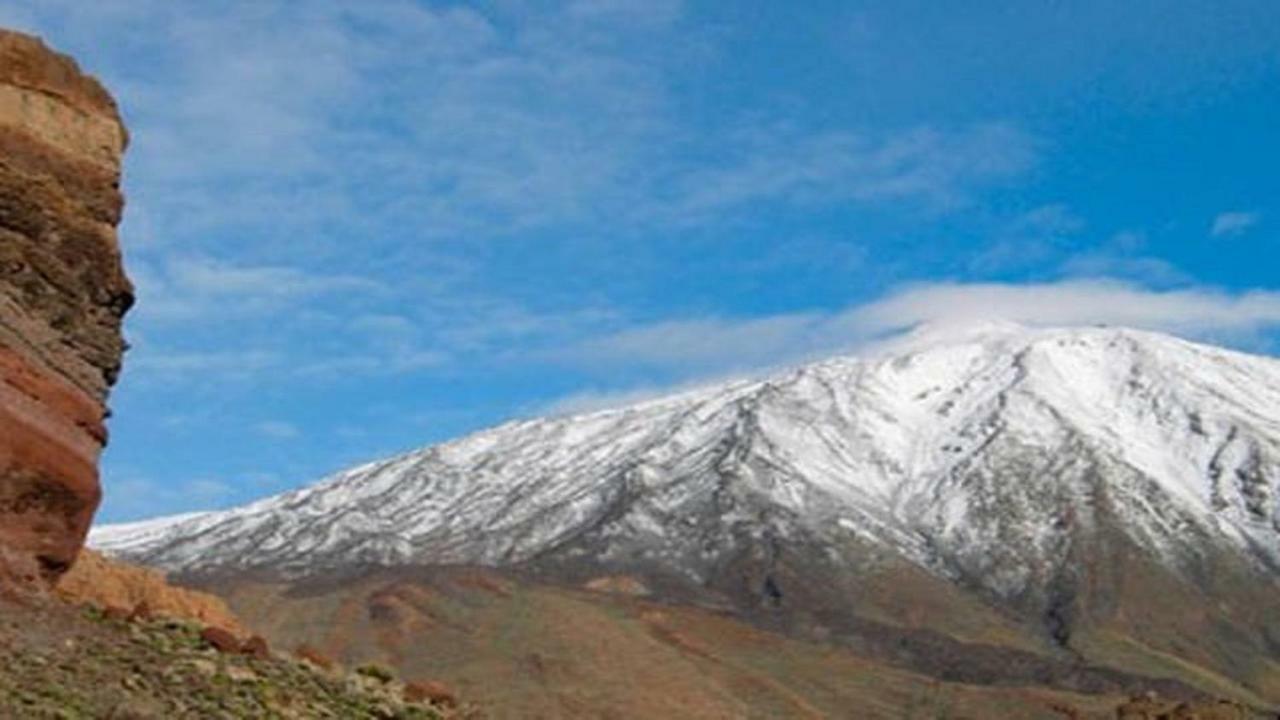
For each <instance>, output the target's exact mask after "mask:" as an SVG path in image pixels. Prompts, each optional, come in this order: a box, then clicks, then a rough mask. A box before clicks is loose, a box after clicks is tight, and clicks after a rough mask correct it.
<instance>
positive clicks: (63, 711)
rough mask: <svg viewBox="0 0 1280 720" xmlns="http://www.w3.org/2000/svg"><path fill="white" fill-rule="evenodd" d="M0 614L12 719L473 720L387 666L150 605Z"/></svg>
mask: <svg viewBox="0 0 1280 720" xmlns="http://www.w3.org/2000/svg"><path fill="white" fill-rule="evenodd" d="M0 618H2V619H0V718H15V719H16V718H22V719H23V720H28V719H33V718H60V719H66V720H70V719H72V718H131V719H133V720H147V719H151V718H154V719H155V720H159V719H161V718H164V719H165V720H168V719H170V718H193V719H195V718H199V719H200V720H206V719H211V718H227V719H228V720H230V719H237V720H238V719H240V718H343V719H346V718H387V719H390V718H403V719H405V720H410V719H416V718H421V719H427V718H451V717H473V715H472V714H470V713H469V712H468V711H465V710H460V709H458V708H457V702H456V700H454V699H453V698H452V696H451V695H449V694H448V693H447V692H445V691H443V690H442V689H440V688H438V687H436V686H433V685H427V684H414V683H410V684H405V683H402V682H400V681H398V680H396V679H395V678H394V677H393V676H392V675H391V674H390V672H389V671H387V670H385V669H383V668H381V667H378V666H372V665H370V666H363V667H358V668H355V669H353V670H345V669H342V668H339V667H337V666H335V665H333V664H331V663H330V662H329V661H327V660H326V659H325V658H323V657H322V656H319V655H313V656H312V657H311V659H305V658H303V657H301V656H297V655H294V654H290V653H277V652H274V651H272V649H271V648H270V647H269V646H267V645H266V644H265V643H263V642H262V641H261V639H256V640H254V639H249V640H246V641H241V640H239V639H238V638H236V637H235V636H234V635H232V634H230V633H227V632H225V631H220V630H218V629H216V628H208V627H202V626H201V625H200V624H199V623H197V622H193V621H189V620H182V619H173V618H164V617H160V616H154V615H151V614H150V613H149V612H147V611H146V610H145V609H143V610H141V611H137V610H136V609H135V610H134V611H130V612H128V613H119V612H113V611H110V610H104V609H101V608H95V607H91V606H74V605H70V604H66V603H62V602H56V601H54V602H34V603H33V602H31V601H26V602H22V603H13V602H10V601H0ZM303 654H304V655H305V654H307V653H306V652H305V651H304V653H303Z"/></svg>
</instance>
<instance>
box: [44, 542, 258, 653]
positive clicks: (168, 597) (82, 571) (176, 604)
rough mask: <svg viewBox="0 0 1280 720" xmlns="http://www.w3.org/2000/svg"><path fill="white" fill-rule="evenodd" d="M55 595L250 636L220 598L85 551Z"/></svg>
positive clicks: (73, 600)
mask: <svg viewBox="0 0 1280 720" xmlns="http://www.w3.org/2000/svg"><path fill="white" fill-rule="evenodd" d="M57 594H58V595H59V596H60V597H62V598H63V599H64V600H67V601H69V602H71V603H74V604H87V605H94V606H97V607H101V608H121V609H125V610H128V611H135V610H136V609H137V608H146V609H147V611H146V613H145V614H147V615H151V614H154V615H157V616H160V617H169V618H181V619H185V620H194V621H196V622H198V623H200V624H201V625H216V626H218V627H222V628H227V629H228V630H230V631H232V632H234V633H237V634H239V635H247V634H248V632H249V631H248V630H247V629H245V627H244V626H243V625H242V624H240V621H239V620H238V619H237V618H236V616H235V615H234V614H232V612H231V610H229V609H228V608H227V605H226V603H225V602H223V601H222V599H221V598H218V597H215V596H213V595H209V594H208V593H203V592H200V591H198V590H190V589H188V588H183V587H177V586H175V585H170V584H169V582H168V581H167V580H166V579H165V577H164V575H162V574H161V573H160V572H158V571H156V570H152V569H150V568H144V567H138V566H136V565H129V564H128V563H122V562H117V561H114V560H111V559H109V558H107V557H104V556H103V555H101V554H100V553H96V552H94V551H92V550H88V549H86V550H84V551H83V552H81V553H80V557H79V558H78V559H77V560H76V562H75V565H73V566H71V570H70V571H69V572H67V573H66V574H65V575H63V576H62V578H61V579H59V580H58V586H57Z"/></svg>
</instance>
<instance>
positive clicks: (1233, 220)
mask: <svg viewBox="0 0 1280 720" xmlns="http://www.w3.org/2000/svg"><path fill="white" fill-rule="evenodd" d="M1261 219H1262V215H1261V214H1260V213H1256V212H1224V213H1220V214H1219V215H1218V216H1217V217H1215V218H1214V219H1213V224H1212V225H1211V226H1210V227H1209V235H1211V236H1213V237H1230V236H1233V235H1242V234H1244V233H1245V232H1248V231H1249V229H1250V228H1252V227H1253V226H1255V225H1257V224H1258V222H1259V221H1260V220H1261Z"/></svg>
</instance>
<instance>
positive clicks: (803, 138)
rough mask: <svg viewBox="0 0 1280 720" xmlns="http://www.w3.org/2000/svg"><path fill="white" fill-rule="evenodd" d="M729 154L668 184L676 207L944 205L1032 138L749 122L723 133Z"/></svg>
mask: <svg viewBox="0 0 1280 720" xmlns="http://www.w3.org/2000/svg"><path fill="white" fill-rule="evenodd" d="M729 140H730V144H729V147H728V149H729V151H730V153H731V157H730V158H729V159H727V160H724V161H721V162H720V163H719V165H718V166H716V165H713V166H711V167H707V168H698V169H695V170H691V171H689V172H688V173H687V174H685V175H684V176H682V177H679V178H678V179H677V181H676V182H675V183H674V184H673V185H672V187H674V188H675V189H676V190H677V193H676V194H677V196H678V198H679V200H678V201H677V202H676V203H675V206H676V211H677V212H679V213H682V214H687V215H692V216H695V217H696V216H699V215H701V214H704V213H709V212H715V211H722V210H724V209H726V208H732V207H735V206H739V205H742V204H745V203H752V202H778V201H783V202H791V203H801V204H815V203H823V202H836V201H841V202H849V201H854V202H884V201H898V200H907V199H910V200H918V201H922V202H924V203H927V204H930V205H934V206H939V207H945V206H950V205H953V204H956V203H959V202H961V201H963V200H964V199H965V198H966V197H967V195H968V194H969V193H970V192H971V191H972V190H973V189H975V188H976V187H979V186H981V185H983V184H985V183H990V182H996V181H1001V180H1007V179H1009V178H1011V177H1016V176H1018V175H1020V174H1022V173H1023V172H1025V171H1026V170H1027V169H1029V168H1030V167H1031V166H1032V165H1033V164H1034V162H1035V159H1036V155H1037V150H1036V141H1035V139H1034V138H1033V137H1031V136H1030V135H1028V134H1027V133H1025V132H1023V131H1021V130H1019V129H1018V128H1015V127H1012V126H1008V125H1001V124H981V125H976V126H971V127H967V128H962V129H959V130H952V131H943V130H939V129H935V128H916V129H911V130H905V131H901V132H899V133H895V134H892V135H889V136H887V137H880V138H875V137H866V136H861V135H856V134H852V133H848V132H823V133H802V132H797V131H796V130H794V129H789V128H779V127H765V128H764V129H760V128H756V127H753V128H752V129H750V130H744V131H741V132H739V133H738V134H737V136H736V137H734V136H730V137H729Z"/></svg>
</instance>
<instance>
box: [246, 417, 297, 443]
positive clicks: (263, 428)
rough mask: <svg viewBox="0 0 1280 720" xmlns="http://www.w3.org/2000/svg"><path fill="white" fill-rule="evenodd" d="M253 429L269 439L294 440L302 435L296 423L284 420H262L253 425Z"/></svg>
mask: <svg viewBox="0 0 1280 720" xmlns="http://www.w3.org/2000/svg"><path fill="white" fill-rule="evenodd" d="M253 429H254V431H255V432H257V433H258V434H259V435H261V436H263V437H265V438H268V439H271V440H296V439H298V438H300V437H302V431H301V430H299V429H298V426H297V425H294V424H293V423H290V422H285V421H284V420H263V421H262V422H260V423H258V424H257V425H255V426H254V428H253Z"/></svg>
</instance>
